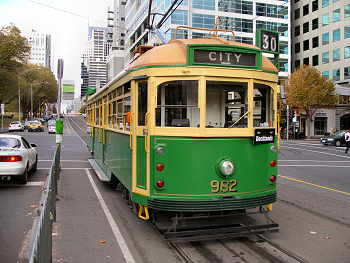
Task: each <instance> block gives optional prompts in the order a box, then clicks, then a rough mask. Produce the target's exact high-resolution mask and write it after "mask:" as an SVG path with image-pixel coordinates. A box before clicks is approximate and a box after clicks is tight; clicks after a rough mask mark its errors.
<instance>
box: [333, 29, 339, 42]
mask: <svg viewBox="0 0 350 263" xmlns="http://www.w3.org/2000/svg"><path fill="white" fill-rule="evenodd" d="M339 40H340V29H336V30H333V42H337V41H339Z"/></svg>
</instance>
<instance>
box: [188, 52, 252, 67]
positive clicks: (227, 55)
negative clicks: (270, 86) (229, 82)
mask: <svg viewBox="0 0 350 263" xmlns="http://www.w3.org/2000/svg"><path fill="white" fill-rule="evenodd" d="M193 62H194V63H200V64H213V65H225V66H238V67H256V54H254V53H240V52H228V51H213V50H200V49H195V50H194V60H193Z"/></svg>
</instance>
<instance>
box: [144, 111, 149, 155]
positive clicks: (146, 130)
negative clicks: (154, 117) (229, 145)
mask: <svg viewBox="0 0 350 263" xmlns="http://www.w3.org/2000/svg"><path fill="white" fill-rule="evenodd" d="M148 114H149V112H146V114H145V151H146V152H148V150H147V134H148V129H147V117H148Z"/></svg>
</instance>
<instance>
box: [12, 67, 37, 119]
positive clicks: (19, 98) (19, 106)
mask: <svg viewBox="0 0 350 263" xmlns="http://www.w3.org/2000/svg"><path fill="white" fill-rule="evenodd" d="M35 69H42V68H32V69H27V70H25V71H23V72H22V73H18V121H19V122H21V86H20V85H21V84H20V77H21V75H22V74H24V73H26V72H28V71H30V70H35Z"/></svg>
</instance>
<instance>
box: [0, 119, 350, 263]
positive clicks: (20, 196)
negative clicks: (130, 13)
mask: <svg viewBox="0 0 350 263" xmlns="http://www.w3.org/2000/svg"><path fill="white" fill-rule="evenodd" d="M64 125H65V127H64V138H63V144H62V152H61V168H62V170H61V175H60V180H59V185H58V193H59V199H60V200H59V201H58V202H57V221H56V222H55V223H54V233H53V234H54V237H53V241H54V244H53V262H183V261H182V260H180V258H179V257H178V256H177V254H176V253H174V251H173V250H172V249H171V248H170V247H169V246H168V245H167V244H166V243H164V242H162V238H161V236H160V235H159V234H158V233H157V232H156V231H155V230H154V229H153V227H152V226H151V224H149V222H147V221H143V220H141V219H139V218H138V217H137V216H136V215H135V214H134V213H133V212H132V210H131V209H130V208H129V207H128V205H127V204H126V203H125V202H124V200H123V197H122V195H121V193H119V192H117V191H116V186H115V185H109V184H106V183H103V182H101V181H99V179H98V178H97V176H96V174H95V172H94V171H93V170H92V169H91V166H90V164H89V162H88V161H87V160H88V159H89V158H91V155H90V153H89V152H88V151H87V149H86V145H85V141H86V130H85V124H84V121H83V118H82V116H74V117H67V118H65V120H64ZM23 134H24V135H25V137H26V138H27V139H28V140H29V141H30V142H33V143H36V144H38V146H39V147H38V152H39V166H38V167H39V169H38V171H37V172H36V173H35V174H32V175H31V176H30V177H29V184H28V185H27V186H18V185H14V184H11V183H9V184H6V183H0V185H1V190H0V191H1V192H0V194H1V198H0V209H1V210H0V211H1V212H0V242H1V244H2V246H0V262H20V255H21V253H23V250H24V248H25V240H26V236H28V231H29V230H30V229H31V224H32V221H33V220H34V219H33V218H34V216H33V214H31V213H34V212H35V209H36V208H35V207H32V206H33V205H34V206H35V205H36V204H38V201H39V199H40V194H41V184H42V183H43V181H44V180H45V177H46V174H47V172H48V169H49V166H50V160H52V158H53V154H54V150H55V148H54V147H55V142H54V136H55V135H48V134H47V132H45V133H34V134H29V133H26V132H25V133H23ZM344 151H345V148H344V147H340V148H337V147H331V146H328V147H325V146H323V145H322V144H321V143H319V142H318V141H292V142H288V143H287V142H284V141H282V142H281V146H280V149H279V167H278V201H277V202H276V203H275V204H274V205H273V210H272V212H271V213H270V216H271V218H272V219H273V220H274V221H276V222H277V223H279V225H280V232H279V233H275V234H270V235H266V237H267V238H269V239H270V240H271V241H273V242H275V243H276V244H279V245H281V246H283V247H284V248H286V249H288V250H289V251H291V252H293V253H295V254H296V255H298V256H300V257H301V258H302V259H303V260H304V262H349V258H350V231H349V228H350V172H349V171H350V154H347V155H346V154H345V153H344ZM31 183H35V184H32V185H31ZM247 240H248V239H240V238H236V239H228V240H225V241H217V242H216V241H215V242H214V241H211V242H192V243H184V244H181V247H182V249H183V251H184V252H186V253H188V254H189V255H191V256H192V260H193V262H259V261H260V262H273V259H272V258H271V259H269V258H268V257H267V256H266V255H263V254H264V251H263V250H258V249H254V253H256V254H259V253H260V254H261V257H260V256H256V255H254V256H252V255H248V254H249V253H250V252H249V253H247V252H246V249H247V247H250V246H251V243H252V242H253V239H249V240H248V241H249V242H248V243H249V244H250V245H249V244H248V245H247ZM259 242H260V241H259ZM22 244H24V245H22ZM265 250H267V248H266V249H265ZM272 253H276V254H278V253H277V252H273V250H272ZM4 260H5V261H4ZM281 262H297V261H295V260H294V259H289V260H281Z"/></svg>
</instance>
